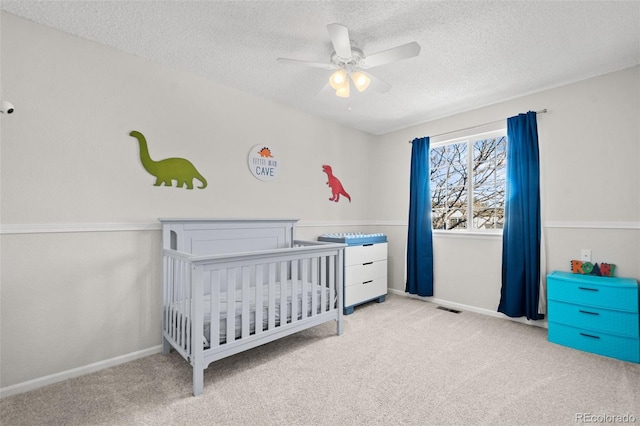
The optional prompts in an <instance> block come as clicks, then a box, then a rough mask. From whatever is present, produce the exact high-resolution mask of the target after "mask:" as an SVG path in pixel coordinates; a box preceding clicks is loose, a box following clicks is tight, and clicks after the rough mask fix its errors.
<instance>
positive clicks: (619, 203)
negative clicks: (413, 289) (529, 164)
mask: <svg viewBox="0 0 640 426" xmlns="http://www.w3.org/2000/svg"><path fill="white" fill-rule="evenodd" d="M544 108H547V109H548V113H546V114H539V115H538V131H539V143H540V157H541V159H540V161H541V176H542V182H541V183H542V194H541V198H542V200H541V201H542V215H543V222H544V225H545V226H544V230H543V231H544V237H545V249H546V256H545V258H546V270H547V271H549V272H550V271H552V270H557V269H562V270H567V269H568V268H569V263H570V261H571V260H572V259H577V258H578V257H579V255H580V249H582V248H590V249H591V250H592V260H593V261H594V262H603V261H604V262H609V263H614V264H616V265H617V275H618V276H625V277H633V278H636V279H640V262H639V261H638V260H639V259H640V167H639V166H638V164H640V124H639V117H640V68H638V67H635V68H631V69H627V70H622V71H619V72H616V73H612V74H608V75H604V76H600V77H598V78H593V79H590V80H585V81H582V82H578V83H575V84H570V85H567V86H563V87H558V88H553V89H549V90H546V91H543V92H539V93H536V94H531V95H527V96H523V97H521V98H518V99H513V100H510V101H506V102H502V103H499V104H495V105H492V106H488V107H486V108H482V109H478V110H475V111H470V112H466V113H463V114H458V115H455V116H451V117H447V118H443V119H440V120H435V121H432V122H429V123H425V124H422V125H419V126H415V127H412V128H408V129H404V130H401V131H397V132H394V133H390V134H387V135H384V136H381V137H379V138H378V139H377V142H376V145H375V149H374V151H373V152H374V154H375V155H374V158H373V159H372V164H373V165H374V168H375V169H376V170H379V171H380V172H379V173H377V174H374V175H373V181H372V186H373V187H375V188H376V191H377V193H378V194H380V195H379V196H378V197H377V198H378V199H377V201H378V203H377V204H376V205H377V208H376V215H375V217H376V218H377V219H380V221H381V223H383V224H385V223H386V226H385V227H384V229H385V231H386V233H387V234H393V236H394V237H393V238H391V239H390V244H389V250H390V254H391V258H392V261H393V264H392V265H390V270H391V271H392V275H391V278H390V287H392V288H393V289H395V290H397V291H400V292H402V291H404V265H403V261H404V249H405V245H406V220H407V217H408V201H407V200H408V197H409V191H408V182H409V163H410V158H411V145H410V144H409V143H408V141H410V140H413V139H414V138H415V137H422V136H429V135H437V134H440V133H444V132H451V131H455V130H458V129H464V128H468V127H470V126H474V125H479V124H483V123H489V122H493V121H496V120H500V119H502V118H505V119H506V118H507V117H510V116H513V115H517V114H518V113H521V112H526V111H529V110H533V111H537V110H542V109H544ZM501 256H502V243H501V239H500V238H495V237H478V236H470V237H462V236H459V235H456V236H452V235H451V234H441V233H436V234H435V235H434V261H435V264H434V273H435V279H434V280H435V284H434V298H435V299H437V301H442V302H446V303H448V304H450V305H462V306H463V307H464V306H466V307H469V308H472V309H479V310H481V311H482V310H484V311H486V312H487V313H488V312H495V311H496V309H497V306H498V303H499V300H500V276H501V266H500V263H501Z"/></svg>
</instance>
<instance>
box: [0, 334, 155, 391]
mask: <svg viewBox="0 0 640 426" xmlns="http://www.w3.org/2000/svg"><path fill="white" fill-rule="evenodd" d="M161 351H162V345H158V346H153V347H151V348H148V349H143V350H141V351H137V352H132V353H130V354H126V355H121V356H118V357H115V358H111V359H106V360H104V361H99V362H95V363H93V364H89V365H85V366H82V367H78V368H73V369H71V370H67V371H62V372H60V373H55V374H51V375H49V376H44V377H39V378H37V379H33V380H29V381H26V382H22V383H18V384H15V385H11V386H7V387H4V388H0V398H5V397H8V396H11V395H17V394H19V393H23V392H28V391H31V390H34V389H38V388H41V387H44V386H47V385H51V384H54V383H58V382H61V381H63V380H67V379H72V378H74V377H79V376H83V375H85V374H89V373H95V372H96V371H100V370H104V369H105V368H109V367H114V366H116V365H119V364H124V363H125V362H129V361H134V360H136V359H140V358H144V357H146V356H149V355H154V354H157V353H160V352H161Z"/></svg>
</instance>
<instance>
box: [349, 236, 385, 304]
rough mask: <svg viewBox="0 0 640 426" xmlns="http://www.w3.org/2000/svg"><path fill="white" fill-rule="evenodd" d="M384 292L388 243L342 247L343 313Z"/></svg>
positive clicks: (378, 296)
mask: <svg viewBox="0 0 640 426" xmlns="http://www.w3.org/2000/svg"><path fill="white" fill-rule="evenodd" d="M386 295H387V243H376V244H362V245H353V246H347V247H345V249H344V313H345V314H347V315H348V314H351V313H353V310H354V308H355V307H356V306H357V305H360V304H362V303H365V302H369V301H371V300H374V299H375V300H377V302H378V303H381V302H384V299H385V296H386Z"/></svg>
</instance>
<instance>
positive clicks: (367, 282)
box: [362, 280, 373, 284]
mask: <svg viewBox="0 0 640 426" xmlns="http://www.w3.org/2000/svg"><path fill="white" fill-rule="evenodd" d="M372 282H373V280H369V281H365V282H363V283H362V284H369V283H372Z"/></svg>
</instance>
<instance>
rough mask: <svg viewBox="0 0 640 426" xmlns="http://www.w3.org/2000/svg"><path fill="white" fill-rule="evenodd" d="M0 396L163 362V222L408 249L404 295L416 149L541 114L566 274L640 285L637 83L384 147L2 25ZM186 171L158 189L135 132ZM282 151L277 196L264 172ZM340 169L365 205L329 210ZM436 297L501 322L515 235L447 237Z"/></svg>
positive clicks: (62, 38)
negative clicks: (230, 220)
mask: <svg viewBox="0 0 640 426" xmlns="http://www.w3.org/2000/svg"><path fill="white" fill-rule="evenodd" d="M1 24H2V25H1V31H2V33H1V36H2V40H1V42H2V45H1V49H2V63H1V70H0V72H1V73H0V77H1V84H2V97H3V99H6V100H10V101H11V102H12V103H14V105H15V107H16V112H15V114H13V115H12V116H10V117H7V116H3V117H0V118H1V120H0V125H1V126H2V127H1V129H0V132H1V137H2V146H1V148H2V150H1V152H0V154H1V157H0V161H1V169H0V173H1V179H0V190H1V194H2V205H1V206H0V215H1V223H2V234H1V235H0V250H1V252H0V255H1V256H0V257H1V264H0V267H1V288H0V296H1V300H0V340H1V341H0V348H1V349H0V388H1V389H2V390H3V394H7V393H9V394H10V393H11V392H16V391H22V390H28V389H29V388H33V387H37V386H41V385H43V384H47V383H50V382H52V381H55V380H59V379H61V378H65V377H72V376H73V375H75V374H82V373H86V372H88V371H91V370H92V369H96V368H102V367H104V366H108V365H110V364H114V363H118V362H122V361H126V360H127V359H133V358H135V357H139V356H145V355H147V354H149V353H154V352H156V351H158V345H159V344H160V304H161V301H160V280H161V276H160V275H161V273H160V232H159V230H158V229H159V228H158V224H157V218H158V217H297V218H300V219H301V221H300V226H299V228H298V236H299V237H301V238H311V239H313V238H315V237H316V236H317V235H319V234H320V233H322V232H327V231H336V230H337V231H365V232H367V231H375V232H385V233H387V234H388V236H389V286H390V288H391V290H392V291H396V292H400V293H401V292H402V291H403V289H404V247H405V243H406V218H407V205H408V177H409V158H410V145H409V144H408V143H407V141H409V140H411V139H413V138H414V137H417V136H423V135H429V134H436V133H441V132H447V131H451V130H456V129H459V128H465V127H469V126H471V125H474V124H477V123H485V122H490V121H495V120H497V119H501V118H506V117H508V116H511V115H514V114H517V113H519V112H524V111H527V110H529V109H533V110H536V109H541V108H548V109H549V113H548V114H545V115H541V116H540V117H539V130H540V145H541V155H542V167H543V180H544V182H543V185H544V186H543V190H544V193H543V208H544V221H545V224H546V226H545V237H546V249H547V250H546V259H547V269H548V270H552V269H564V268H565V267H566V266H567V265H568V262H569V260H571V259H572V258H575V257H577V256H578V255H579V251H580V249H581V248H591V249H592V251H593V258H594V260H596V261H609V262H612V263H616V264H617V265H618V273H619V275H621V276H631V277H635V278H640V265H639V262H637V260H638V259H639V258H640V235H639V232H640V225H639V224H640V175H639V173H640V172H639V168H638V167H637V164H638V160H640V152H639V145H640V143H639V140H640V135H639V128H638V119H637V118H638V116H639V115H640V107H639V105H638V93H639V84H638V81H639V80H640V78H639V77H640V73H639V70H638V68H634V69H630V70H625V71H621V72H619V73H614V74H611V75H606V76H602V77H600V78H596V79H591V80H587V81H583V82H580V83H577V84H572V85H568V86H564V87H560V88H555V89H550V90H548V91H545V92H541V93H537V94H533V95H528V96H524V97H522V98H519V99H515V100H511V101H507V102H503V103H500V104H497V105H493V106H489V107H487V108H483V109H480V110H476V111H471V112H468V113H464V114H460V115H456V116H453V117H448V118H443V119H441V120H437V121H433V122H430V123H425V124H423V125H420V126H416V127H413V128H410V129H405V130H402V131H398V132H394V133H391V134H388V135H384V136H373V135H370V134H367V133H364V132H360V131H355V130H352V129H348V128H345V127H342V126H339V125H336V124H333V123H330V122H326V121H323V120H320V119H317V118H314V117H311V116H308V115H304V114H301V113H299V112H297V111H294V110H291V109H288V108H285V107H283V106H280V105H276V104H272V103H269V102H267V101H264V100H261V99H258V98H254V97H251V96H248V95H246V94H243V93H240V92H237V91H234V90H232V89H229V88H226V87H222V86H218V85H216V84H214V83H212V82H210V81H207V80H205V79H203V78H200V77H199V76H196V75H192V74H186V73H183V72H181V71H178V70H173V69H169V68H166V67H162V66H159V65H157V64H153V63H150V62H148V61H144V60H142V59H139V58H136V57H133V56H130V55H126V54H123V53H120V52H118V51H115V50H113V49H110V48H107V47H104V46H102V45H99V44H96V43H92V42H89V41H86V40H82V39H79V38H76V37H73V36H69V35H66V34H63V33H60V32H58V31H54V30H51V29H48V28H46V27H43V26H40V25H37V24H35V23H32V22H29V21H26V20H23V19H21V18H17V17H15V16H13V15H10V14H7V13H4V12H3V13H2V22H1ZM134 129H136V130H140V131H142V132H143V133H144V134H145V135H146V136H147V139H148V141H149V146H150V151H151V156H152V157H153V158H155V159H161V158H166V157H173V156H178V157H185V158H188V159H190V160H192V161H193V162H194V164H195V165H196V167H197V168H198V169H199V170H200V171H201V172H202V174H203V175H205V177H206V178H207V180H208V181H209V186H208V187H207V188H206V189H205V190H198V189H194V190H192V191H188V190H186V189H178V188H165V187H160V188H159V187H154V186H153V182H154V180H155V179H154V178H153V177H152V176H151V175H149V174H148V173H147V172H146V171H145V170H144V169H143V168H142V166H141V163H140V160H139V157H138V147H137V144H136V142H135V140H134V139H133V138H131V137H130V136H128V133H129V132H130V131H131V130H134ZM262 143H263V144H265V145H268V146H271V147H273V148H275V149H276V150H277V151H276V152H277V154H278V156H279V159H280V161H281V164H282V167H281V174H280V176H279V177H278V178H277V179H276V180H274V181H272V182H261V181H258V180H256V179H255V178H254V177H253V176H252V175H251V174H250V173H249V171H248V168H247V165H246V159H247V155H248V150H249V148H251V147H252V146H253V145H255V144H262ZM322 164H330V165H332V166H333V168H334V170H335V172H336V175H337V176H338V177H339V178H340V179H341V180H342V182H343V184H344V185H345V187H346V188H347V190H348V191H349V193H350V194H351V195H352V197H353V201H352V202H351V203H347V202H343V201H341V202H340V203H332V202H329V201H328V198H329V196H330V191H329V188H328V187H327V186H326V176H325V175H324V173H322V171H321V165H322ZM434 247H435V251H436V287H435V288H436V296H435V297H436V300H437V301H444V302H447V303H449V304H453V305H456V304H457V305H462V306H465V307H468V308H469V309H474V310H478V311H484V312H486V313H494V312H495V308H496V306H497V303H498V297H499V286H500V250H501V242H500V239H499V237H497V238H496V237H486V236H450V235H440V234H436V235H435V237H434Z"/></svg>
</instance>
